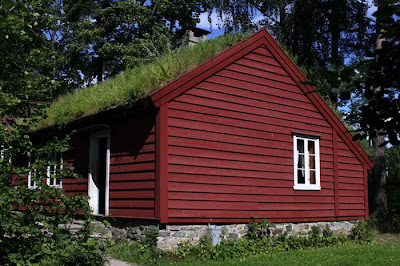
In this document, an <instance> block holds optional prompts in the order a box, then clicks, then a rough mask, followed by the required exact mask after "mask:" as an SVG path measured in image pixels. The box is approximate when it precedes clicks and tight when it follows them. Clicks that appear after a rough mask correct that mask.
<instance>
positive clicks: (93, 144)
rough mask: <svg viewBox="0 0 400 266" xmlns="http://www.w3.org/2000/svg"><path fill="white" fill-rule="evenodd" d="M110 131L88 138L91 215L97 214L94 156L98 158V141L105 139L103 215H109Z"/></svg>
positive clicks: (97, 201) (97, 133)
mask: <svg viewBox="0 0 400 266" xmlns="http://www.w3.org/2000/svg"><path fill="white" fill-rule="evenodd" d="M110 135H111V134H110V130H109V129H108V130H102V131H99V132H95V133H93V134H92V135H91V136H90V150H89V173H88V196H89V205H90V207H91V208H92V213H93V214H99V197H100V196H101V195H99V189H98V188H97V186H96V184H95V183H94V180H93V174H94V172H96V171H97V165H96V163H95V159H96V156H98V152H99V151H98V147H99V139H100V138H107V151H106V184H105V206H104V209H105V210H104V212H105V215H108V214H109V183H110V138H111V136H110Z"/></svg>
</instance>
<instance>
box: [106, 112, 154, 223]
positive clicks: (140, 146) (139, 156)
mask: <svg viewBox="0 0 400 266" xmlns="http://www.w3.org/2000/svg"><path fill="white" fill-rule="evenodd" d="M110 153H111V154H110V157H111V158H110V184H109V189H110V195H109V198H110V202H109V204H110V205H109V206H110V210H109V211H110V214H111V215H112V216H114V217H132V218H133V217H135V218H146V219H152V218H154V190H155V160H156V156H155V114H151V113H148V114H141V115H138V116H134V117H131V118H130V119H125V120H124V121H121V122H119V123H118V122H117V123H116V124H115V125H114V126H113V128H112V134H111V150H110Z"/></svg>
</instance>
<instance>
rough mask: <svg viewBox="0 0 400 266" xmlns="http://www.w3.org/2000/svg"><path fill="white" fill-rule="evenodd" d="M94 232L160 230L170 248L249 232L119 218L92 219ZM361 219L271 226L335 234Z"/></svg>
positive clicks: (241, 227)
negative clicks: (327, 229) (207, 238)
mask: <svg viewBox="0 0 400 266" xmlns="http://www.w3.org/2000/svg"><path fill="white" fill-rule="evenodd" d="M92 223H93V224H92V225H93V226H94V232H93V235H92V237H94V238H99V239H111V238H113V239H115V240H116V241H120V240H123V239H129V240H139V241H144V240H145V238H146V236H145V232H146V231H147V230H151V229H152V230H158V237H157V245H158V247H159V248H160V249H163V250H170V249H174V248H177V247H178V246H179V244H184V243H191V244H195V243H197V242H198V241H199V240H200V237H202V236H208V237H210V238H211V240H212V242H213V243H214V244H216V243H218V242H219V240H220V235H221V233H222V232H224V235H225V236H226V237H229V238H233V239H238V238H241V237H243V236H245V235H246V233H247V228H248V225H247V224H228V225H211V224H210V225H166V226H160V225H158V224H156V223H147V224H145V223H143V222H142V223H131V222H127V223H121V222H116V223H115V221H114V223H113V224H112V225H111V224H110V223H107V225H105V224H104V223H103V222H100V221H93V222H92ZM357 223H358V221H355V220H354V221H338V222H315V223H280V224H273V226H272V227H271V234H272V235H280V234H283V233H286V234H288V235H294V234H307V233H308V232H309V231H311V228H312V227H314V226H318V227H320V228H324V227H326V226H328V227H329V229H330V230H331V231H332V232H333V233H334V234H337V235H338V234H341V233H344V234H347V233H349V232H350V231H351V229H352V228H353V226H354V225H356V224H357ZM82 227H83V225H82V224H80V223H79V221H74V222H73V223H71V224H69V225H68V226H66V228H65V229H67V230H70V231H72V232H73V231H77V230H81V228H82Z"/></svg>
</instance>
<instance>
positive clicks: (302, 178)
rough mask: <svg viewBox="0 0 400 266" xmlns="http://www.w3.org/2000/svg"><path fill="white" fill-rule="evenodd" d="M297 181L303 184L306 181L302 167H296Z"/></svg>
mask: <svg viewBox="0 0 400 266" xmlns="http://www.w3.org/2000/svg"><path fill="white" fill-rule="evenodd" d="M297 183H298V184H305V183H306V178H305V171H304V169H298V170H297Z"/></svg>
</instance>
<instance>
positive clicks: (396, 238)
mask: <svg viewBox="0 0 400 266" xmlns="http://www.w3.org/2000/svg"><path fill="white" fill-rule="evenodd" d="M375 240H376V242H377V243H390V242H400V234H389V233H388V234H378V235H377V236H376V238H375Z"/></svg>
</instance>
